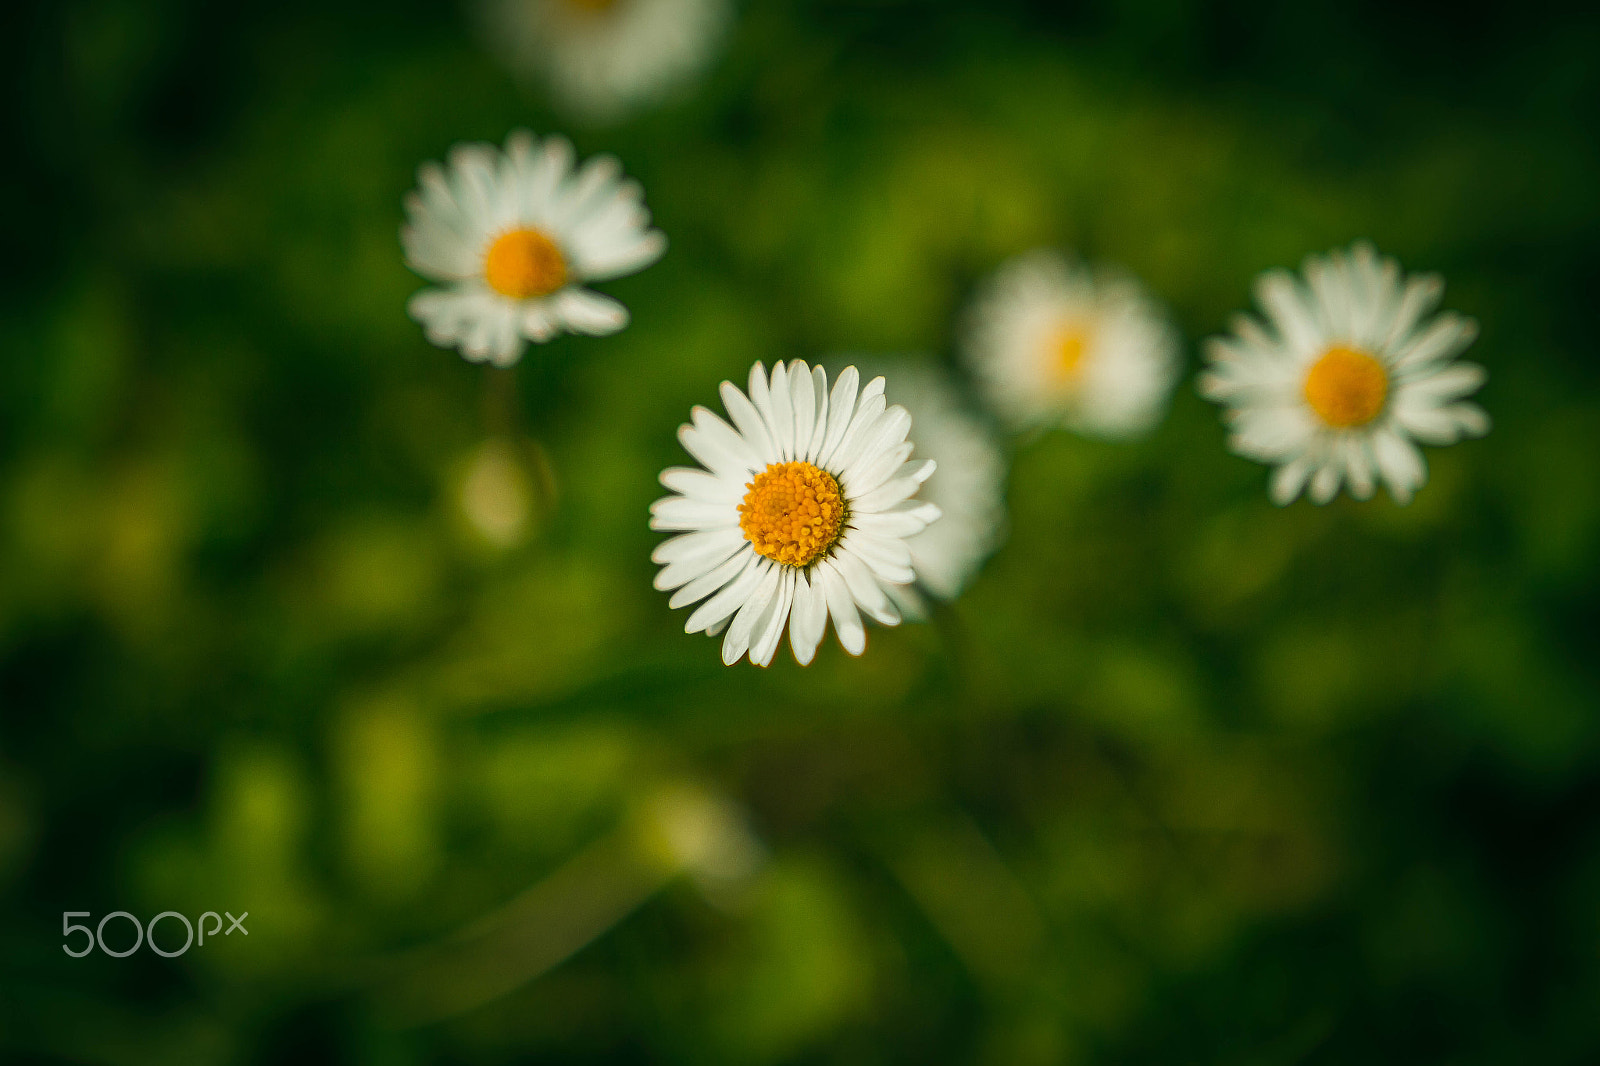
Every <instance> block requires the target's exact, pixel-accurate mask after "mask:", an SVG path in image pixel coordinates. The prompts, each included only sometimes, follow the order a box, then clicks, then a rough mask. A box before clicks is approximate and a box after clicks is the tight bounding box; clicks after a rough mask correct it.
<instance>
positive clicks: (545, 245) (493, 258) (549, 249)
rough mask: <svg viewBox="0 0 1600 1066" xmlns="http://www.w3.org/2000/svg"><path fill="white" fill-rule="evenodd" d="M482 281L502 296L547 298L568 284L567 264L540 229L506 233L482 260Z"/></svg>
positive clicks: (558, 250) (495, 240)
mask: <svg viewBox="0 0 1600 1066" xmlns="http://www.w3.org/2000/svg"><path fill="white" fill-rule="evenodd" d="M483 280H485V281H487V282H488V283H489V287H490V288H491V289H493V290H494V291H495V292H498V293H500V295H502V296H509V297H511V298H512V299H513V300H526V299H527V298H528V297H530V296H548V295H550V294H551V293H553V292H555V291H556V290H557V289H559V288H561V286H563V285H565V284H566V283H567V261H566V259H565V258H564V257H563V256H562V254H561V249H560V248H558V247H556V242H555V241H553V240H551V239H550V238H549V236H547V235H546V234H545V232H544V231H543V230H537V229H533V228H531V227H530V228H525V229H514V230H507V231H506V232H505V233H502V234H500V236H498V237H496V238H495V239H494V243H493V244H491V245H489V253H488V254H487V255H485V256H484V257H483Z"/></svg>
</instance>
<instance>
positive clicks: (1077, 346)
mask: <svg viewBox="0 0 1600 1066" xmlns="http://www.w3.org/2000/svg"><path fill="white" fill-rule="evenodd" d="M1050 349H1051V350H1050V355H1051V359H1052V368H1053V369H1054V371H1055V378H1056V380H1057V381H1058V382H1060V383H1062V384H1069V383H1071V382H1073V381H1076V380H1077V378H1078V374H1079V372H1080V371H1081V370H1082V369H1083V356H1084V353H1085V352H1087V351H1088V350H1089V331H1088V330H1086V329H1083V328H1081V327H1078V326H1066V327H1064V328H1062V329H1061V330H1060V331H1059V332H1058V333H1057V334H1056V335H1055V337H1054V339H1053V340H1052V341H1051V345H1050Z"/></svg>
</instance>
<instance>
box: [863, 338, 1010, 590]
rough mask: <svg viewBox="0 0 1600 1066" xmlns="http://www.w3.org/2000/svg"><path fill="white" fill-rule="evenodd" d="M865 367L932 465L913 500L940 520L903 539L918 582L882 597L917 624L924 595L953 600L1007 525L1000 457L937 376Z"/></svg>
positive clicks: (923, 369) (900, 364) (984, 423)
mask: <svg viewBox="0 0 1600 1066" xmlns="http://www.w3.org/2000/svg"><path fill="white" fill-rule="evenodd" d="M871 366H872V368H873V369H876V370H881V371H883V372H884V373H885V375H886V376H887V378H888V380H890V381H892V382H893V383H894V384H893V385H892V386H891V390H892V393H893V394H892V396H890V397H889V398H890V399H892V400H894V402H896V403H898V404H900V405H902V406H903V407H905V409H906V410H907V411H908V412H909V413H910V414H911V423H912V425H914V426H916V427H917V453H918V454H919V455H922V456H925V457H926V458H929V459H932V460H933V461H934V462H935V463H937V464H938V471H937V472H936V473H935V474H934V475H933V476H932V477H930V478H929V479H928V480H927V482H926V483H924V484H923V486H922V491H921V492H920V493H919V494H918V497H919V498H920V499H923V500H927V501H928V502H929V503H932V504H933V505H935V506H936V507H938V508H939V510H940V512H941V513H942V517H940V519H939V521H937V522H934V523H933V524H932V525H930V526H928V528H927V529H924V530H923V531H922V532H921V533H917V534H914V535H913V536H911V537H909V538H907V539H906V547H907V548H909V549H910V550H911V569H912V570H913V571H914V572H915V573H916V575H917V580H916V582H915V583H914V584H912V585H894V586H891V587H890V588H889V589H888V590H887V591H888V593H889V596H890V598H891V599H893V600H894V601H895V605H896V606H897V607H899V608H900V613H901V614H903V615H905V616H906V617H907V618H921V617H923V616H925V615H926V614H927V605H926V603H925V602H924V599H923V594H924V593H926V594H928V595H931V596H933V597H935V598H937V599H941V600H953V599H955V598H956V597H957V596H959V595H960V594H961V591H962V590H963V589H964V588H966V586H967V583H968V582H969V581H971V580H972V578H973V577H974V576H975V575H976V574H977V572H978V569H979V567H981V566H982V565H983V563H984V561H985V560H987V559H988V558H989V556H990V555H991V554H992V553H993V552H994V549H995V548H996V546H998V544H999V541H1000V537H1001V533H1002V531H1003V530H1004V527H1005V522H1006V507H1005V482H1006V473H1007V460H1006V454H1005V451H1004V449H1003V448H1002V447H1001V444H1000V441H999V439H998V438H997V436H996V434H995V431H994V429H993V427H992V426H991V424H990V423H989V422H988V420H986V419H984V418H982V417H980V416H979V415H978V414H976V413H975V412H973V411H972V410H971V409H970V408H969V407H968V406H967V405H966V403H964V402H963V398H962V395H961V391H960V390H959V389H958V388H957V386H956V383H955V382H954V381H953V380H952V379H951V377H950V375H949V374H948V373H946V372H945V371H944V370H943V369H941V368H939V367H936V366H932V365H929V364H927V363H923V362H915V361H912V360H909V359H889V360H881V361H879V360H874V361H872V362H871Z"/></svg>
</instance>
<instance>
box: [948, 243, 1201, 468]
mask: <svg viewBox="0 0 1600 1066" xmlns="http://www.w3.org/2000/svg"><path fill="white" fill-rule="evenodd" d="M963 349H964V355H965V357H966V360H967V364H968V366H970V367H971V369H972V373H973V376H974V377H975V378H976V379H977V382H978V384H979V386H980V388H981V389H982V391H983V394H984V397H985V399H986V401H987V402H988V405H989V407H990V408H991V409H992V410H993V411H994V412H995V414H996V415H998V416H999V417H1000V418H1001V420H1002V421H1004V422H1005V423H1006V424H1007V425H1008V426H1010V427H1011V428H1012V429H1014V430H1022V429H1030V428H1036V427H1063V428H1066V429H1071V430H1075V431H1077V432H1079V433H1083V434H1085V435H1088V436H1094V437H1113V438H1115V437H1133V436H1138V435H1139V434H1142V433H1145V432H1147V431H1148V430H1150V429H1151V428H1153V427H1154V426H1155V425H1156V423H1157V422H1159V421H1160V420H1161V416H1162V415H1163V414H1164V413H1165V411H1166V408H1167V401H1168V400H1169V399H1170V398H1171V396H1172V388H1173V386H1174V385H1175V384H1176V382H1177V375H1178V353H1179V341H1178V333H1177V331H1176V330H1175V329H1174V328H1173V327H1172V325H1171V324H1170V323H1169V322H1168V321H1167V318H1166V316H1165V314H1164V313H1163V312H1162V310H1161V308H1160V307H1159V306H1158V305H1157V304H1156V302H1155V301H1154V300H1153V299H1151V297H1150V296H1149V295H1148V294H1146V292H1145V291H1144V287H1143V286H1141V285H1140V284H1139V283H1138V282H1137V281H1136V280H1134V279H1133V278H1132V277H1130V276H1129V275H1127V274H1125V273H1123V272H1121V271H1119V270H1115V269H1111V268H1104V267H1096V268H1090V267H1089V266H1087V265H1086V264H1084V263H1082V262H1081V261H1079V260H1077V259H1075V258H1073V257H1071V256H1067V255H1063V254H1061V253H1058V252H1055V251H1051V250H1048V249H1039V250H1036V251H1032V252H1026V253H1024V254H1022V255H1019V256H1017V257H1015V258H1013V259H1011V260H1009V261H1007V262H1005V263H1003V264H1001V265H1000V267H999V269H997V270H996V271H995V272H994V274H993V275H992V276H991V277H990V278H989V279H988V281H987V282H985V283H984V284H983V285H982V286H981V287H980V288H979V291H978V293H977V295H976V296H975V297H974V299H973V303H972V306H971V307H970V308H969V310H968V314H967V321H966V329H965V334H964V337H963Z"/></svg>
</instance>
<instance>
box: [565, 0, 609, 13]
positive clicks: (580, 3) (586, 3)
mask: <svg viewBox="0 0 1600 1066" xmlns="http://www.w3.org/2000/svg"><path fill="white" fill-rule="evenodd" d="M567 4H568V5H569V6H571V7H575V8H577V9H578V10H579V11H582V12H583V13H584V14H596V15H598V14H602V13H604V12H606V11H610V10H611V9H612V8H614V7H616V6H617V0H567Z"/></svg>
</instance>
